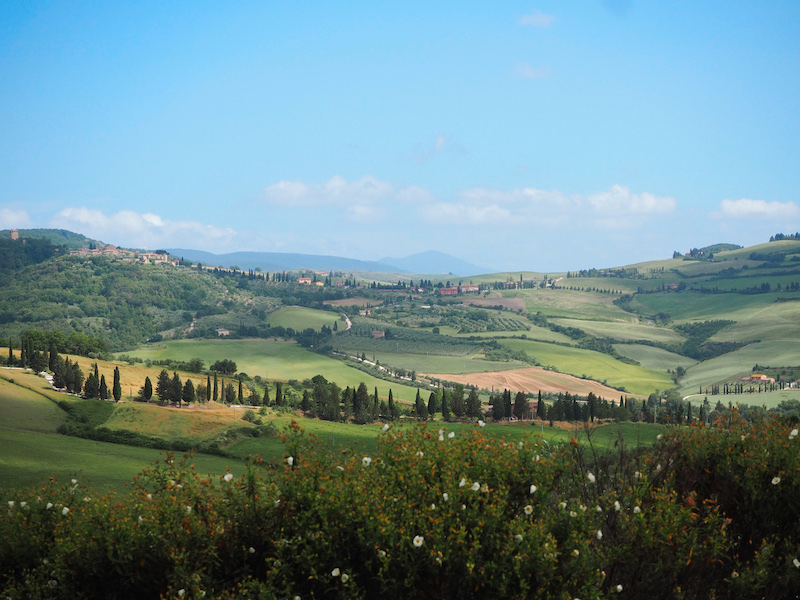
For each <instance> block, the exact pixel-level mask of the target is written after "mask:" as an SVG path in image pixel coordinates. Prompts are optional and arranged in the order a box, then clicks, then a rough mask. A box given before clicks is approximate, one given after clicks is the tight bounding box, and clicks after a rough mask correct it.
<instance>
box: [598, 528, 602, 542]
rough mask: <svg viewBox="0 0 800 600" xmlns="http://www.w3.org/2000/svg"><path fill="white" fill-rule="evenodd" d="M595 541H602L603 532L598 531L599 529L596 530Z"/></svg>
mask: <svg viewBox="0 0 800 600" xmlns="http://www.w3.org/2000/svg"><path fill="white" fill-rule="evenodd" d="M597 539H598V540H602V539H603V532H602V531H600V530H599V529H598V530H597Z"/></svg>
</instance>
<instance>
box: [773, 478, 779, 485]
mask: <svg viewBox="0 0 800 600" xmlns="http://www.w3.org/2000/svg"><path fill="white" fill-rule="evenodd" d="M780 482H781V478H780V477H773V478H772V485H778V484H779V483H780Z"/></svg>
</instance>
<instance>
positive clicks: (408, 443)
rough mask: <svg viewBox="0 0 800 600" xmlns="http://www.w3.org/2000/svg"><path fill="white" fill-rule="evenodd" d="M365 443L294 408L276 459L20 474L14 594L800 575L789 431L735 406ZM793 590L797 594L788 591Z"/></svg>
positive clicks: (690, 585)
mask: <svg viewBox="0 0 800 600" xmlns="http://www.w3.org/2000/svg"><path fill="white" fill-rule="evenodd" d="M385 429H386V431H385V432H384V433H383V434H382V435H381V439H380V441H379V444H378V447H377V449H376V450H375V451H374V452H372V453H371V454H368V453H366V452H365V451H364V450H363V449H359V447H356V446H354V447H351V448H350V449H349V450H346V451H343V452H334V451H332V450H330V449H329V448H328V447H327V446H325V445H322V444H320V443H319V441H318V440H317V439H316V438H315V437H314V436H313V435H311V434H308V433H305V432H304V431H303V430H302V429H300V428H299V427H298V426H297V425H296V424H293V426H292V428H291V430H290V431H289V432H288V434H287V435H286V436H285V445H286V452H285V454H284V456H283V458H282V460H281V461H280V462H277V463H269V464H268V463H265V462H262V461H261V460H260V459H257V458H256V459H252V460H251V461H250V463H249V465H248V469H247V472H246V474H245V475H243V476H242V477H241V478H235V477H234V476H233V475H232V474H230V473H219V474H217V475H215V476H210V477H209V476H203V475H200V474H198V473H196V472H195V470H194V469H193V467H192V464H191V455H185V456H184V457H183V458H180V459H175V458H174V457H173V456H171V455H167V456H166V458H165V459H164V460H162V461H159V462H158V463H156V464H155V465H153V466H152V467H150V468H148V469H146V470H145V471H143V472H142V473H141V474H140V475H139V476H137V477H136V478H135V479H134V481H133V482H132V484H131V491H130V493H129V494H127V495H122V496H117V495H98V494H95V493H93V492H92V491H91V490H90V489H89V488H88V487H87V486H85V485H84V483H83V482H82V481H79V480H78V479H75V480H72V481H71V482H70V483H67V484H61V483H59V482H57V481H55V480H49V481H47V482H44V483H43V484H42V485H41V486H40V487H37V488H34V489H29V490H17V491H14V492H12V493H10V495H9V496H8V497H7V498H6V499H5V502H4V506H3V510H4V512H5V514H4V515H3V517H2V519H0V564H1V565H2V578H1V579H0V588H2V592H3V597H7V598H12V599H16V598H76V597H77V598H98V597H103V598H159V597H164V598H224V599H233V598H298V597H299V598H375V597H380V598H384V599H386V600H390V599H393V598H423V597H424V598H429V597H433V598H558V599H566V598H716V599H725V598H784V597H787V596H788V595H790V594H793V593H796V591H797V590H800V559H799V558H798V557H800V519H798V518H797V516H798V515H797V514H796V512H797V510H798V508H797V506H798V505H797V503H796V501H795V499H796V498H797V493H798V491H800V490H798V468H800V463H799V462H798V451H797V450H798V449H797V444H798V443H800V440H798V439H797V430H790V426H787V425H784V424H782V423H781V422H780V421H779V420H776V419H772V418H769V417H767V418H765V419H764V420H762V421H759V422H756V423H749V424H748V423H745V422H744V421H742V420H740V419H738V418H737V417H736V416H735V413H734V415H733V416H731V417H730V418H729V419H728V420H727V421H725V422H724V423H720V424H719V426H718V427H713V428H708V427H695V428H676V429H675V430H673V431H671V432H670V433H665V434H664V435H663V439H661V440H660V441H659V443H658V444H656V446H655V447H653V448H651V449H644V450H640V449H626V448H625V447H624V443H621V444H620V445H619V446H618V448H617V449H616V450H615V451H614V452H613V453H600V452H595V450H594V448H593V446H592V445H591V444H589V445H586V444H578V443H576V442H574V441H573V442H571V443H569V444H564V445H560V446H554V447H550V446H548V444H547V443H546V442H545V441H544V440H542V439H541V438H539V437H537V436H535V435H532V436H530V437H527V438H525V439H524V440H523V441H521V442H518V443H509V442H504V441H498V440H496V439H493V438H491V437H490V436H487V435H485V434H484V433H483V431H482V430H481V428H480V427H479V426H476V427H475V429H474V430H473V431H467V432H464V433H459V434H456V433H455V432H452V431H448V430H447V429H444V428H443V429H438V428H437V427H428V426H425V425H419V426H415V427H408V428H396V427H391V428H390V427H388V426H387V427H386V428H385ZM787 592H788V593H787Z"/></svg>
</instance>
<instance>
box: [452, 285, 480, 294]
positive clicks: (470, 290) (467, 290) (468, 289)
mask: <svg viewBox="0 0 800 600" xmlns="http://www.w3.org/2000/svg"><path fill="white" fill-rule="evenodd" d="M458 291H459V292H460V293H462V294H477V293H478V292H480V291H481V288H480V287H478V286H477V285H474V284H472V283H470V284H467V285H460V286H458Z"/></svg>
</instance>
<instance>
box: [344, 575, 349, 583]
mask: <svg viewBox="0 0 800 600" xmlns="http://www.w3.org/2000/svg"><path fill="white" fill-rule="evenodd" d="M348 579H350V575H348V574H347V573H342V583H347V580H348Z"/></svg>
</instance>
